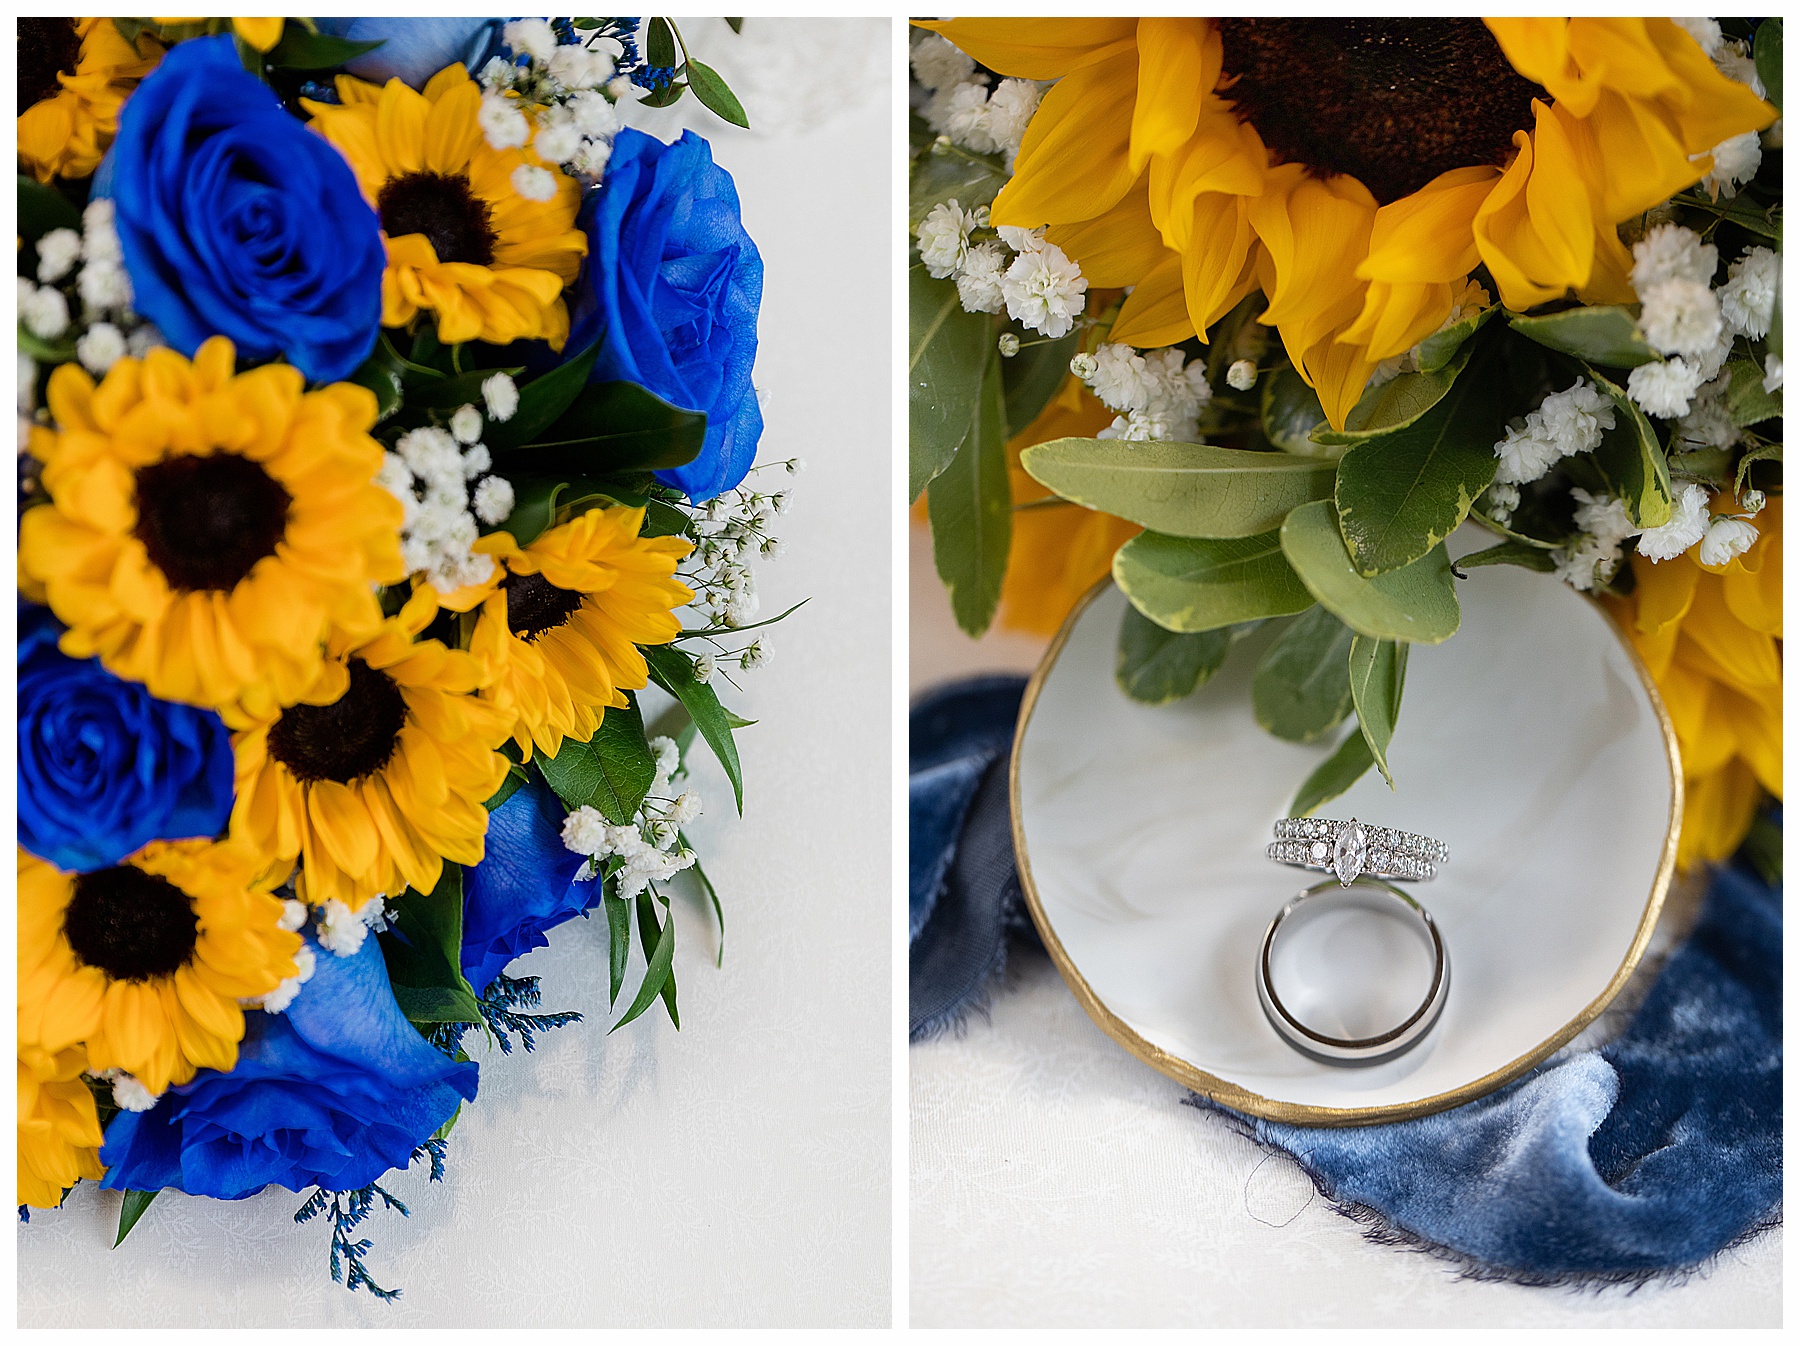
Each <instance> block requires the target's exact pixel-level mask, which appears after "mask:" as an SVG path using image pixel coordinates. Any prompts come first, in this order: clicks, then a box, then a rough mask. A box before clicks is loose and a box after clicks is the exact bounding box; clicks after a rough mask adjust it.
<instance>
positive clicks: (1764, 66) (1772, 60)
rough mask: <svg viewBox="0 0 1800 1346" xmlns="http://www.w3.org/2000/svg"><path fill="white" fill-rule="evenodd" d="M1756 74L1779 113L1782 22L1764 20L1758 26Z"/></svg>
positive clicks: (1776, 19) (1780, 109) (1780, 108)
mask: <svg viewBox="0 0 1800 1346" xmlns="http://www.w3.org/2000/svg"><path fill="white" fill-rule="evenodd" d="M1755 57H1756V74H1757V77H1758V78H1759V79H1761V80H1762V82H1763V88H1764V89H1766V90H1767V91H1768V95H1769V101H1770V102H1771V103H1773V104H1774V105H1775V110H1776V111H1777V112H1780V111H1784V109H1783V108H1782V106H1781V20H1780V19H1778V18H1774V19H1764V20H1763V21H1762V22H1761V23H1759V24H1757V25H1756V47H1755Z"/></svg>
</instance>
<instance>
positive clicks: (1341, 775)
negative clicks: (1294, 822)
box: [1288, 729, 1375, 818]
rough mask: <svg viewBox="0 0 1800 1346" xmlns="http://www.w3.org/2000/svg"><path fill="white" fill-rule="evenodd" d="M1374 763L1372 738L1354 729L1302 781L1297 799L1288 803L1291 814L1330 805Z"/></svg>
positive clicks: (1289, 815) (1314, 810)
mask: <svg viewBox="0 0 1800 1346" xmlns="http://www.w3.org/2000/svg"><path fill="white" fill-rule="evenodd" d="M1374 765H1375V759H1374V758H1373V757H1372V756H1370V754H1369V741H1368V740H1367V739H1366V738H1364V737H1363V734H1362V730H1361V729H1353V730H1351V732H1350V736H1349V737H1348V738H1346V739H1345V740H1344V741H1343V742H1342V743H1340V744H1338V746H1337V751H1336V752H1334V753H1332V754H1331V756H1329V757H1327V758H1326V759H1325V760H1324V761H1323V762H1321V763H1319V765H1318V767H1317V768H1316V769H1315V770H1314V771H1313V773H1312V775H1310V776H1308V777H1307V778H1306V780H1305V781H1304V782H1303V783H1302V784H1301V786H1300V789H1299V791H1298V792H1297V793H1296V794H1295V795H1294V802H1293V803H1291V804H1289V805H1288V817H1290V818H1304V817H1307V816H1308V815H1309V814H1312V813H1315V812H1317V811H1318V810H1319V808H1320V807H1321V806H1322V805H1325V804H1329V803H1330V802H1331V801H1332V800H1334V799H1336V798H1337V797H1338V796H1339V795H1341V794H1343V793H1344V791H1346V790H1348V789H1349V788H1350V787H1351V786H1352V785H1355V784H1356V782H1357V781H1359V780H1361V779H1362V775H1363V773H1364V772H1365V771H1367V770H1368V769H1369V768H1370V767H1372V766H1374Z"/></svg>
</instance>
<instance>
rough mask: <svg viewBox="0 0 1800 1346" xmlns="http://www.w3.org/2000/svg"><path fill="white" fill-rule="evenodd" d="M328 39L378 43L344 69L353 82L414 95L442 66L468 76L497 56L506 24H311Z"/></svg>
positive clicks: (349, 21) (417, 21) (418, 21)
mask: <svg viewBox="0 0 1800 1346" xmlns="http://www.w3.org/2000/svg"><path fill="white" fill-rule="evenodd" d="M313 22H314V23H316V24H318V25H319V31H320V32H321V33H324V34H325V35H326V36H328V37H343V38H348V39H350V41H352V42H379V43H381V45H380V46H379V47H377V48H375V50H374V51H371V52H365V53H364V54H363V55H361V56H358V57H357V58H356V59H355V60H353V61H351V62H350V63H349V64H347V65H346V66H345V67H344V68H345V69H346V70H348V71H349V72H350V73H351V74H352V75H355V76H356V77H357V78H358V79H366V80H369V81H370V82H371V83H374V84H386V83H387V82H388V81H389V80H390V79H398V80H401V81H403V82H404V83H406V84H410V85H411V86H412V87H413V88H415V89H422V88H424V87H425V82H426V81H427V80H429V79H430V78H431V77H432V76H433V75H435V74H437V72H438V71H440V70H442V69H443V68H444V67H445V66H449V65H455V64H456V63H457V62H458V61H461V62H462V63H463V66H464V68H465V69H467V70H468V72H469V73H470V74H474V73H475V72H476V71H478V70H480V69H481V67H482V66H484V65H486V64H487V62H488V60H489V58H490V57H493V56H496V55H500V54H501V51H500V31H501V29H502V28H503V27H504V26H505V24H506V20H505V19H471V18H463V19H314V20H313Z"/></svg>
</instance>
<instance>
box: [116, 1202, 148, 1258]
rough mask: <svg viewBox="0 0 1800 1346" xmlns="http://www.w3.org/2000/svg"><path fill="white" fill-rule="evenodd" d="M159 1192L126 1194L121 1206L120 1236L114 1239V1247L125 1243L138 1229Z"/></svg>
mask: <svg viewBox="0 0 1800 1346" xmlns="http://www.w3.org/2000/svg"><path fill="white" fill-rule="evenodd" d="M158 1195H159V1194H158V1193H157V1192H126V1193H125V1200H124V1201H122V1202H121V1203H120V1204H119V1234H118V1237H117V1238H115V1239H113V1247H115V1248H116V1247H118V1246H119V1245H120V1244H121V1243H123V1242H124V1241H125V1236H126V1235H127V1234H129V1233H130V1232H131V1231H132V1230H133V1229H135V1228H136V1227H137V1222H138V1221H139V1220H141V1219H143V1218H144V1212H145V1211H147V1210H149V1209H150V1203H151V1202H152V1201H154V1200H156V1198H157V1196H158Z"/></svg>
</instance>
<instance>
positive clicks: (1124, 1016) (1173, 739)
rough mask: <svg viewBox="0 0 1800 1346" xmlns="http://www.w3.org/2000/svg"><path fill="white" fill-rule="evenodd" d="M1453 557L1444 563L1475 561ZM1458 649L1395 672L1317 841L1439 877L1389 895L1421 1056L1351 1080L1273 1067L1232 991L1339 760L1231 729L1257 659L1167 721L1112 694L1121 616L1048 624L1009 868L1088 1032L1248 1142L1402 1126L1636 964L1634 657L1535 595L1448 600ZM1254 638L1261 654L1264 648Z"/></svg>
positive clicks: (1653, 725)
mask: <svg viewBox="0 0 1800 1346" xmlns="http://www.w3.org/2000/svg"><path fill="white" fill-rule="evenodd" d="M1458 541H1463V542H1464V545H1462V546H1460V547H1456V546H1453V548H1452V550H1453V552H1457V553H1461V552H1467V551H1471V550H1474V549H1475V546H1478V545H1480V544H1479V543H1474V544H1473V545H1470V544H1469V541H1468V540H1466V539H1462V538H1459V539H1458ZM1457 587H1458V591H1459V596H1460V598H1461V601H1462V608H1463V622H1462V629H1461V631H1460V632H1458V634H1457V635H1456V636H1455V637H1454V638H1453V639H1452V640H1450V641H1448V642H1447V643H1445V644H1443V645H1439V646H1425V645H1418V646H1414V647H1413V649H1412V651H1411V658H1410V661H1409V664H1408V667H1407V675H1406V695H1405V703H1404V706H1403V708H1402V710H1401V715H1400V723H1399V728H1398V731H1397V733H1396V735H1395V737H1394V742H1393V745H1392V747H1391V748H1390V750H1389V764H1390V765H1391V767H1392V768H1393V772H1394V778H1395V781H1396V784H1397V786H1398V789H1397V791H1390V790H1389V789H1388V788H1387V785H1386V784H1385V783H1384V782H1383V781H1382V779H1381V777H1380V775H1379V774H1378V773H1376V772H1374V771H1371V772H1370V773H1369V774H1368V775H1367V776H1365V777H1364V778H1363V779H1362V780H1360V781H1358V782H1357V784H1356V785H1355V786H1354V787H1353V788H1352V789H1351V790H1350V791H1349V792H1348V793H1346V794H1345V795H1343V796H1342V797H1340V798H1339V799H1336V800H1334V801H1332V802H1331V803H1329V804H1327V805H1326V806H1325V807H1324V808H1323V809H1322V810H1321V811H1320V812H1321V816H1328V817H1335V818H1348V817H1351V816H1353V815H1354V816H1355V817H1357V818H1359V819H1361V820H1362V821H1364V822H1372V823H1377V824H1382V825H1385V826H1391V827H1397V828H1403V829H1406V830H1408V831H1414V832H1422V833H1424V834H1426V835H1427V836H1433V837H1437V838H1440V839H1441V840H1443V841H1445V842H1447V843H1448V844H1449V846H1450V851H1451V860H1450V862H1449V864H1447V865H1444V866H1442V867H1441V868H1440V871H1439V875H1438V878H1437V879H1436V880H1435V881H1433V882H1430V883H1422V884H1417V885H1412V886H1411V887H1412V891H1413V892H1414V893H1415V895H1416V896H1418V897H1419V899H1420V900H1421V901H1423V902H1424V903H1425V904H1426V905H1427V906H1428V907H1429V908H1430V909H1431V911H1432V913H1433V915H1434V917H1435V918H1436V920H1437V922H1438V924H1439V926H1440V927H1441V929H1442V930H1443V932H1444V937H1445V939H1446V941H1447V942H1448V944H1449V946H1450V950H1451V957H1452V959H1453V960H1454V965H1455V979H1454V981H1453V984H1452V988H1451V994H1450V999H1449V1003H1448V1005H1447V1006H1446V1008H1445V1010H1444V1014H1443V1018H1442V1020H1441V1022H1440V1023H1439V1024H1438V1027H1437V1029H1436V1031H1435V1032H1434V1033H1433V1034H1432V1036H1431V1037H1430V1038H1429V1039H1428V1040H1427V1041H1426V1042H1425V1043H1424V1044H1423V1045H1422V1046H1420V1047H1419V1048H1417V1049H1416V1050H1414V1051H1413V1052H1411V1053H1409V1054H1408V1055H1406V1056H1404V1057H1401V1058H1400V1059H1398V1060H1396V1061H1393V1062H1390V1063H1388V1064H1386V1065H1382V1066H1376V1067H1371V1068H1368V1069H1362V1070H1347V1069H1344V1068H1341V1067H1332V1066H1326V1065H1320V1064H1316V1063H1314V1062H1312V1061H1309V1060H1307V1059H1306V1058H1305V1057H1302V1056H1300V1055H1299V1054H1298V1053H1296V1052H1294V1051H1293V1050H1292V1049H1290V1048H1289V1047H1287V1046H1286V1045H1285V1044H1284V1043H1283V1042H1282V1041H1281V1039H1280V1038H1279V1037H1278V1036H1277V1035H1276V1034H1275V1032H1274V1030H1273V1029H1272V1028H1271V1027H1270V1026H1269V1024H1268V1023H1267V1021H1266V1020H1265V1019H1264V1017H1263V1013H1262V1010H1261V1008H1260V1006H1259V1005H1258V1003H1257V999H1256V988H1255V982H1254V979H1253V975H1252V968H1253V961H1252V960H1253V959H1254V957H1255V955H1256V951H1257V948H1258V945H1259V942H1260V940H1261V938H1262V934H1263V931H1264V929H1265V927H1266V926H1267V924H1268V922H1269V920H1270V918H1271V917H1272V916H1273V914H1274V913H1275V911H1276V910H1277V909H1279V908H1280V906H1281V905H1282V903H1284V902H1285V901H1287V900H1288V899H1289V898H1290V897H1292V896H1294V894H1295V893H1297V892H1298V891H1299V890H1300V889H1301V888H1303V887H1305V886H1306V885H1307V884H1308V883H1310V882H1313V881H1316V880H1317V878H1318V877H1320V876H1318V875H1315V874H1308V873H1306V872H1305V871H1301V870H1298V869H1291V868H1287V867H1285V866H1281V865H1277V864H1274V863H1273V862H1271V861H1269V860H1268V859H1266V858H1265V857H1264V855H1263V847H1264V845H1265V844H1266V843H1267V842H1268V840H1269V836H1270V827H1271V825H1272V824H1273V823H1274V822H1275V820H1276V819H1277V818H1280V817H1282V816H1284V815H1285V813H1286V810H1287V806H1288V803H1289V801H1290V800H1291V798H1292V797H1293V794H1294V791H1295V790H1296V788H1297V787H1298V786H1299V784H1300V782H1301V781H1303V780H1304V779H1305V778H1306V776H1307V775H1308V773H1309V772H1311V771H1312V769H1313V768H1314V767H1315V766H1316V765H1317V764H1318V763H1319V762H1321V761H1323V760H1324V758H1325V757H1326V756H1327V755H1328V754H1329V752H1330V750H1331V748H1332V747H1333V746H1335V741H1336V737H1337V735H1329V736H1327V738H1326V740H1324V741H1323V742H1322V743H1320V744H1318V745H1307V746H1300V745H1295V744H1290V743H1284V742H1282V741H1280V740H1278V739H1276V738H1273V737H1271V736H1270V735H1269V734H1268V733H1267V732H1265V731H1264V730H1263V729H1261V728H1260V727H1259V726H1258V725H1257V724H1256V722H1255V719H1254V718H1253V716H1252V713H1251V708H1250V677H1251V673H1252V671H1253V669H1254V667H1255V663H1256V659H1257V657H1258V656H1259V654H1260V652H1261V650H1262V649H1263V648H1264V647H1265V646H1266V643H1267V642H1266V640H1264V639H1258V638H1257V637H1252V638H1251V639H1250V640H1248V641H1245V642H1243V643H1241V644H1240V645H1239V646H1238V648H1236V649H1235V650H1233V651H1232V654H1231V657H1230V659H1229V660H1228V661H1227V663H1226V665H1225V667H1224V669H1223V670H1221V672H1220V673H1219V674H1218V675H1217V676H1216V677H1215V678H1214V679H1213V681H1212V682H1211V683H1209V684H1207V685H1206V686H1205V687H1203V688H1201V689H1200V690H1199V691H1198V692H1196V693H1195V694H1194V695H1193V696H1191V697H1189V698H1187V699H1185V700H1183V701H1179V702H1176V703H1174V704H1172V705H1168V706H1159V707H1148V706H1143V705H1139V704H1137V703H1135V702H1133V701H1131V700H1129V699H1128V698H1127V697H1126V696H1125V695H1124V693H1122V692H1121V691H1119V689H1118V687H1117V685H1116V684H1115V683H1114V681H1113V662H1114V651H1115V647H1116V641H1117V637H1118V629H1119V620H1120V617H1121V614H1122V613H1123V610H1124V607H1125V601H1126V600H1125V598H1124V596H1123V595H1122V594H1121V593H1120V592H1119V591H1118V590H1117V589H1115V588H1113V587H1112V586H1111V585H1110V584H1108V585H1103V586H1102V587H1101V588H1099V589H1098V590H1096V591H1095V593H1093V594H1091V595H1090V596H1089V598H1088V600H1087V601H1086V602H1085V603H1084V605H1083V606H1082V607H1080V608H1078V609H1077V610H1076V612H1075V613H1074V614H1073V615H1072V616H1071V617H1070V618H1069V621H1068V622H1067V623H1066V624H1065V625H1064V627H1063V630H1062V632H1061V633H1060V634H1059V636H1058V637H1057V640H1056V642H1055V643H1054V644H1052V646H1051V648H1050V650H1049V652H1048V653H1047V654H1046V655H1045V657H1044V661H1043V663H1042V665H1041V666H1040V667H1039V669H1038V671H1037V673H1036V675H1035V676H1034V678H1033V680H1032V684H1031V686H1030V688H1029V689H1028V690H1027V692H1026V696H1025V702H1024V705H1023V707H1022V709H1021V711H1020V717H1019V729H1018V737H1017V741H1016V745H1015V752H1014V758H1013V781H1012V788H1013V816H1014V824H1013V831H1014V843H1015V848H1016V850H1017V853H1018V860H1019V869H1020V874H1021V878H1022V880H1023V885H1024V888H1025V892H1026V895H1027V900H1028V901H1029V903H1030V906H1031V909H1032V915H1033V917H1034V919H1035V920H1036V921H1037V924H1038V929H1039V931H1040V933H1041V934H1042V935H1043V937H1044V942H1045V944H1046V946H1047V947H1048V948H1049V949H1050V952H1051V956H1052V958H1053V959H1055V961H1056V963H1057V966H1058V967H1059V968H1060V969H1061V971H1062V974H1063V976H1064V978H1065V979H1067V981H1068V982H1069V985H1070V987H1071V989H1073V990H1074V992H1075V994H1076V996H1077V998H1078V999H1080V1001H1081V1002H1082V1005H1083V1006H1084V1007H1085V1008H1086V1010H1087V1012H1088V1013H1089V1015H1090V1016H1092V1017H1093V1019H1094V1020H1095V1022H1096V1023H1098V1024H1099V1025H1100V1027H1101V1028H1103V1029H1105V1030H1106V1032H1107V1033H1109V1034H1111V1035H1112V1036H1113V1037H1114V1038H1115V1039H1117V1040H1118V1041H1119V1042H1120V1043H1121V1044H1122V1045H1124V1046H1125V1047H1126V1048H1128V1049H1129V1050H1130V1051H1132V1052H1133V1053H1135V1054H1136V1055H1138V1056H1139V1057H1141V1058H1142V1059H1143V1060H1145V1061H1147V1062H1148V1063H1149V1064H1151V1065H1152V1066H1154V1067H1156V1069H1158V1070H1160V1071H1162V1072H1163V1073H1164V1074H1167V1075H1170V1076H1172V1077H1173V1078H1175V1079H1177V1080H1180V1081H1181V1082H1182V1083H1184V1084H1187V1085H1189V1086H1190V1087H1192V1088H1194V1089H1195V1090H1197V1091H1199V1092H1201V1093H1203V1094H1206V1095H1208V1096H1210V1097H1212V1098H1215V1099H1217V1100H1218V1101H1219V1102H1221V1103H1224V1104H1227V1105H1228V1106H1231V1107H1235V1108H1238V1109H1240V1110H1242V1111H1245V1112H1250V1113H1254V1114H1256V1115H1259V1116H1264V1117H1271V1118H1276V1119H1279V1120H1284V1121H1293V1122H1303V1123H1310V1124H1316V1125H1345V1124H1360V1123H1370V1122H1378V1121H1390V1120H1394V1119H1397V1118H1401V1117H1409V1116H1418V1115H1421V1114H1424V1113H1428V1112H1434V1111H1437V1110H1438V1109H1440V1108H1446V1107H1450V1106H1453V1105H1454V1104H1457V1103H1461V1102H1465V1101H1467V1100H1468V1099H1470V1098H1474V1097H1478V1096H1479V1095H1481V1094H1483V1093H1486V1092H1488V1091H1489V1090H1492V1089H1495V1088H1498V1087H1499V1086H1500V1085H1502V1084H1504V1083H1506V1082H1507V1081H1509V1080H1511V1079H1514V1078H1516V1077H1517V1076H1519V1075H1521V1074H1523V1073H1524V1072H1525V1071H1526V1070H1528V1069H1530V1067H1531V1066H1533V1065H1535V1064H1536V1063H1537V1062H1538V1061H1541V1060H1542V1059H1543V1058H1544V1057H1546V1056H1548V1055H1549V1054H1550V1053H1551V1052H1553V1051H1555V1050H1556V1048H1558V1047H1560V1046H1561V1045H1562V1044H1563V1043H1565V1042H1567V1041H1568V1040H1569V1039H1570V1038H1572V1037H1574V1036H1575V1034H1576V1033H1578V1032H1580V1031H1581V1029H1582V1028H1584V1027H1585V1026H1586V1025H1587V1024H1588V1023H1589V1022H1591V1021H1592V1020H1593V1019H1594V1018H1595V1017H1596V1016H1597V1015H1598V1014H1599V1013H1600V1012H1601V1010H1603V1009H1604V1008H1605V1007H1606V1005H1607V1003H1608V1002H1609V1001H1610V1000H1611V999H1612V997H1613V996H1614V995H1616V994H1617V993H1618V991H1619V989H1620V988H1621V987H1622V986H1623V985H1624V983H1625V981H1626V979H1627V978H1628V977H1629V976H1630V973H1631V970H1632V969H1633V967H1635V966H1636V964H1637V960H1638V958H1639V956H1640V955H1641V954H1642V952H1643V949H1644V946H1645V944H1646V943H1647V942H1648V941H1649V938H1650V933H1651V931H1652V930H1653V929H1654V927H1655V924H1656V918H1657V915H1658V913H1659V912H1660V910H1661V906H1662V898H1663V894H1664V892H1665V891H1666V889H1667V887H1668V882H1669V877H1670V875H1671V873H1672V871H1673V866H1674V855H1675V843H1676V833H1677V829H1678V827H1679V819H1680V805H1681V794H1680V778H1681V777H1680V770H1679V765H1678V758H1677V755H1676V748H1675V743H1674V737H1673V733H1672V731H1671V730H1670V727H1669V725H1668V719H1667V716H1666V714H1665V713H1664V711H1663V709H1662V705H1661V702H1660V700H1659V699H1658V698H1657V696H1656V692H1655V688H1654V685H1653V684H1652V683H1651V681H1650V679H1649V677H1648V676H1647V675H1646V674H1645V672H1644V670H1643V666H1642V664H1641V663H1640V662H1639V661H1638V659H1637V657H1636V655H1635V653H1634V652H1633V651H1632V649H1631V648H1630V646H1629V645H1628V644H1627V643H1626V641H1625V640H1624V639H1623V638H1622V636H1621V635H1620V634H1619V632H1618V631H1617V630H1616V628H1614V626H1613V625H1612V623H1611V621H1610V620H1609V619H1608V617H1607V616H1606V614H1605V613H1604V612H1603V611H1602V610H1601V609H1600V608H1599V607H1598V606H1597V605H1595V604H1593V603H1590V602H1588V601H1587V600H1586V599H1584V598H1582V597H1580V596H1579V595H1577V594H1575V593H1573V592H1572V591H1570V590H1569V589H1567V588H1566V587H1564V586H1563V585H1561V584H1558V583H1556V582H1554V581H1553V580H1550V579H1549V578H1548V577H1546V576H1543V575H1538V574H1532V573H1528V572H1525V571H1522V570H1516V569H1513V568H1511V567H1507V566H1491V567H1482V568H1478V569H1475V570H1472V571H1470V572H1469V578H1468V579H1467V580H1466V581H1462V582H1460V583H1459V584H1458V586H1457ZM1260 634H1261V633H1259V635H1260Z"/></svg>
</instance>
